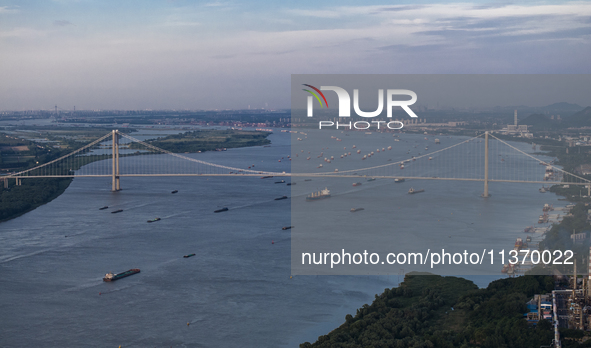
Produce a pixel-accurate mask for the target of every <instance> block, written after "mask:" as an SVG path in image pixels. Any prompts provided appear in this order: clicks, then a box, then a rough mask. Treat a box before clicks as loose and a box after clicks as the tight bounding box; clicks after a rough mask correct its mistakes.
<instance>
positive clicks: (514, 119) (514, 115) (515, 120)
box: [513, 110, 517, 126]
mask: <svg viewBox="0 0 591 348" xmlns="http://www.w3.org/2000/svg"><path fill="white" fill-rule="evenodd" d="M513 124H515V125H516V126H517V110H515V113H514V114H513Z"/></svg>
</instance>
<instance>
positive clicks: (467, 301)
mask: <svg viewBox="0 0 591 348" xmlns="http://www.w3.org/2000/svg"><path fill="white" fill-rule="evenodd" d="M553 284H554V283H553V280H552V278H551V277H545V276H524V277H518V278H507V279H501V280H497V281H495V282H492V283H491V284H490V285H489V286H488V288H486V289H478V288H477V287H476V286H475V285H474V284H473V283H472V282H471V281H468V280H465V279H462V278H456V277H440V276H435V275H419V274H409V275H407V276H406V277H405V280H404V282H403V283H402V284H401V285H400V286H399V287H398V288H393V289H386V290H385V291H384V293H382V294H381V295H379V296H378V295H376V297H375V300H374V302H373V303H372V304H371V305H367V304H366V305H364V306H363V307H362V308H360V309H358V310H357V313H356V315H355V316H351V315H347V316H346V317H345V323H344V324H343V325H341V326H340V327H339V328H337V329H335V330H334V331H332V332H331V333H329V334H328V335H324V336H320V337H319V338H318V341H317V342H315V343H314V344H310V343H309V342H306V343H303V344H301V345H300V347H301V348H308V347H319V348H320V347H323V348H328V347H333V348H336V347H341V348H346V347H351V348H352V347H375V348H378V347H384V348H386V347H461V348H468V347H486V348H489V347H490V348H493V347H494V348H496V347H515V348H518V347H519V348H528V347H532V348H533V347H535V348H538V347H540V346H541V345H548V344H550V343H551V342H552V338H553V332H552V331H551V325H550V323H549V322H547V321H542V322H540V323H539V324H538V326H537V327H535V328H533V327H530V326H528V324H527V322H526V321H525V319H524V318H523V314H524V313H526V312H527V308H526V302H527V301H528V299H529V298H531V297H532V296H533V295H534V294H536V293H545V292H548V291H551V290H552V289H553Z"/></svg>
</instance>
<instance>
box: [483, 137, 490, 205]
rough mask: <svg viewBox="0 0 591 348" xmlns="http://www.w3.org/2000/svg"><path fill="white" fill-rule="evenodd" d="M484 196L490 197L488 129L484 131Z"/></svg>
mask: <svg viewBox="0 0 591 348" xmlns="http://www.w3.org/2000/svg"><path fill="white" fill-rule="evenodd" d="M482 197H484V198H488V197H489V195H488V131H486V132H485V133H484V193H482Z"/></svg>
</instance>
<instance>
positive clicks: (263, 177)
mask: <svg viewBox="0 0 591 348" xmlns="http://www.w3.org/2000/svg"><path fill="white" fill-rule="evenodd" d="M272 177H273V175H267V176H261V179H268V178H272Z"/></svg>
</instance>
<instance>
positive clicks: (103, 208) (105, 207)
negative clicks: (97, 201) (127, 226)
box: [99, 205, 109, 210]
mask: <svg viewBox="0 0 591 348" xmlns="http://www.w3.org/2000/svg"><path fill="white" fill-rule="evenodd" d="M107 208H109V207H108V206H106V205H105V206H104V207H102V208H99V210H105V209H107Z"/></svg>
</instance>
